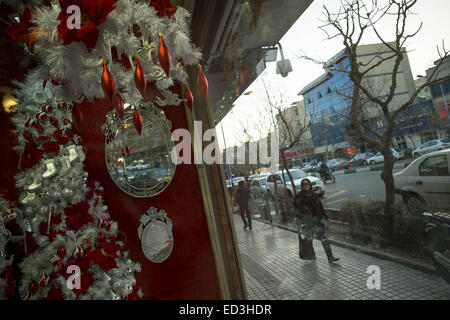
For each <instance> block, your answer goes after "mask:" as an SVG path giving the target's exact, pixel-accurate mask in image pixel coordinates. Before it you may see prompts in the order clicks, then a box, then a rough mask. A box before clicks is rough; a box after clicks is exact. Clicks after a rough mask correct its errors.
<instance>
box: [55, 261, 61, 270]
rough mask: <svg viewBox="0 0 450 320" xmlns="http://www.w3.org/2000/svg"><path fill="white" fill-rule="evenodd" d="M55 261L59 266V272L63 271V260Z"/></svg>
mask: <svg viewBox="0 0 450 320" xmlns="http://www.w3.org/2000/svg"><path fill="white" fill-rule="evenodd" d="M55 263H56V266H57V267H58V271H57V272H61V271H62V270H63V264H62V262H61V260H58V261H56V262H55Z"/></svg>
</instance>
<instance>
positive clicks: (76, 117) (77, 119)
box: [72, 105, 83, 133]
mask: <svg viewBox="0 0 450 320" xmlns="http://www.w3.org/2000/svg"><path fill="white" fill-rule="evenodd" d="M72 119H73V125H74V127H75V130H77V132H78V133H79V132H81V129H82V128H83V114H82V113H81V111H80V107H78V106H77V105H75V106H74V107H73V110H72Z"/></svg>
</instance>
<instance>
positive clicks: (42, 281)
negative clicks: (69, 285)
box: [39, 272, 47, 287]
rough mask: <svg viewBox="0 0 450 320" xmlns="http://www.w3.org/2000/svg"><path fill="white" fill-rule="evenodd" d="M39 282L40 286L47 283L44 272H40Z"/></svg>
mask: <svg viewBox="0 0 450 320" xmlns="http://www.w3.org/2000/svg"><path fill="white" fill-rule="evenodd" d="M39 284H40V285H41V287H45V285H46V284H47V276H46V275H45V273H44V272H42V278H41V282H40V283H39Z"/></svg>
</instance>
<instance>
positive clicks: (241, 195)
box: [236, 181, 252, 231]
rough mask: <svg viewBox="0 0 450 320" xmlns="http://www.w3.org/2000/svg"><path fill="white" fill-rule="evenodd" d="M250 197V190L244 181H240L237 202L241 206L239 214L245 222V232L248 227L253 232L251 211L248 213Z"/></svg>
mask: <svg viewBox="0 0 450 320" xmlns="http://www.w3.org/2000/svg"><path fill="white" fill-rule="evenodd" d="M249 197H250V189H249V188H248V187H247V186H246V185H245V183H244V181H239V186H238V188H237V191H236V201H237V203H238V205H239V214H240V215H241V218H242V221H243V222H244V231H245V230H246V229H247V227H248V228H250V230H252V218H251V216H250V211H248V200H249ZM246 217H247V219H246Z"/></svg>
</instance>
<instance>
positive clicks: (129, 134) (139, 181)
mask: <svg viewBox="0 0 450 320" xmlns="http://www.w3.org/2000/svg"><path fill="white" fill-rule="evenodd" d="M139 113H140V116H141V118H142V131H141V134H139V133H138V131H137V130H136V128H135V125H134V107H128V108H126V109H125V112H124V116H123V118H122V119H120V118H119V116H118V115H117V114H116V113H115V112H114V111H112V112H110V113H108V114H107V117H106V123H105V125H104V126H103V132H104V134H105V136H106V139H105V143H106V145H105V156H106V166H107V168H108V172H109V175H110V177H111V179H112V180H113V181H114V183H115V184H116V185H117V186H118V187H119V188H120V189H121V190H122V191H124V192H126V193H128V194H130V195H132V196H134V197H141V198H142V197H151V196H155V195H157V194H159V193H160V192H162V191H163V190H164V189H165V188H167V186H168V185H169V184H170V182H171V181H172V178H173V176H174V174H175V168H176V165H175V164H174V163H173V162H172V159H171V152H172V149H173V147H174V143H173V141H172V140H171V133H170V129H171V127H172V125H171V123H170V121H169V120H167V118H166V117H165V115H164V112H163V111H162V110H159V109H157V108H154V109H151V110H148V109H144V108H142V109H139Z"/></svg>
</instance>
